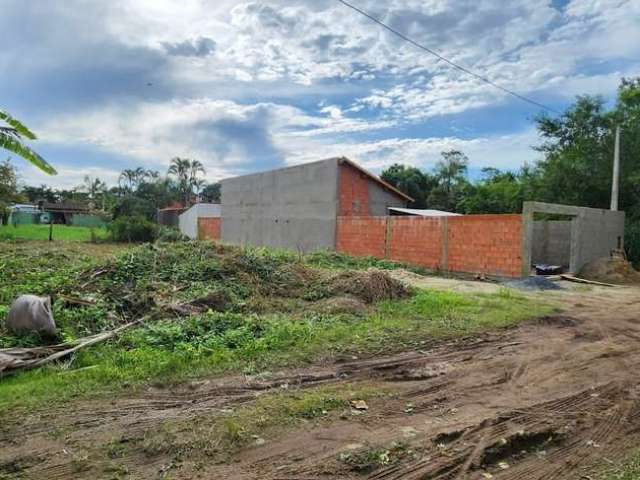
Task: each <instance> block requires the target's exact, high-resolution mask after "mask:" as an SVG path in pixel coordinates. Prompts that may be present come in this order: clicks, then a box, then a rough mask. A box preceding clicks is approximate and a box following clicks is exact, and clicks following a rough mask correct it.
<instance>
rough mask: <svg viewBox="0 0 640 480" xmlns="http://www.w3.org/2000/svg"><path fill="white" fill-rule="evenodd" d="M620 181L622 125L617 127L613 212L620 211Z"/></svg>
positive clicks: (612, 199) (614, 149)
mask: <svg viewBox="0 0 640 480" xmlns="http://www.w3.org/2000/svg"><path fill="white" fill-rule="evenodd" d="M619 181H620V125H616V141H615V146H614V148H613V180H612V182H611V210H618V190H619Z"/></svg>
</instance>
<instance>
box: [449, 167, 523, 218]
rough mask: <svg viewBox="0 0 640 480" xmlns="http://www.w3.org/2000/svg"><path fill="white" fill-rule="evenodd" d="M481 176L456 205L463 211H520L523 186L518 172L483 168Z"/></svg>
mask: <svg viewBox="0 0 640 480" xmlns="http://www.w3.org/2000/svg"><path fill="white" fill-rule="evenodd" d="M482 173H483V178H482V179H481V180H480V181H478V182H476V183H475V184H474V185H472V186H470V187H469V188H468V190H467V194H466V195H465V197H464V198H463V199H462V200H461V201H460V203H459V205H458V207H459V209H460V210H461V211H462V212H463V213H517V212H520V211H522V201H523V198H524V186H523V183H522V180H521V176H520V175H519V174H516V173H513V172H502V171H500V170H498V169H496V168H483V169H482Z"/></svg>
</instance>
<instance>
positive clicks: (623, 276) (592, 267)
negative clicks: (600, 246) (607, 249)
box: [579, 255, 640, 285]
mask: <svg viewBox="0 0 640 480" xmlns="http://www.w3.org/2000/svg"><path fill="white" fill-rule="evenodd" d="M579 277H580V278H583V279H586V280H593V281H596V282H602V283H611V284H617V285H637V284H640V272H638V271H637V270H635V269H634V268H633V267H632V266H631V264H630V263H629V262H628V261H627V260H626V259H625V258H624V257H622V256H620V255H616V256H612V257H603V258H599V259H597V260H594V261H592V262H589V263H587V264H586V265H585V266H584V267H582V270H580V274H579Z"/></svg>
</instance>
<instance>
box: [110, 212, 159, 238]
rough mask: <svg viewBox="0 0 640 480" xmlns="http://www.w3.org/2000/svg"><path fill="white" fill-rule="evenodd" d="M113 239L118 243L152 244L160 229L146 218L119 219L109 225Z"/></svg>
mask: <svg viewBox="0 0 640 480" xmlns="http://www.w3.org/2000/svg"><path fill="white" fill-rule="evenodd" d="M109 231H110V233H111V237H112V238H113V240H115V241H116V242H129V243H132V242H152V241H154V240H155V239H156V236H157V233H158V229H157V226H156V225H155V224H154V223H151V222H150V221H149V220H147V219H146V218H144V217H126V216H125V217H118V218H117V219H115V220H114V221H113V222H111V224H110V225H109Z"/></svg>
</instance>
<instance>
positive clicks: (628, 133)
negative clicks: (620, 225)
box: [523, 78, 640, 263]
mask: <svg viewBox="0 0 640 480" xmlns="http://www.w3.org/2000/svg"><path fill="white" fill-rule="evenodd" d="M536 122H537V126H538V131H539V132H540V134H541V136H542V137H543V139H544V142H543V143H542V144H541V145H540V146H538V147H537V150H538V151H540V152H541V153H542V154H543V156H544V158H543V159H542V160H541V161H540V162H539V163H538V164H537V165H536V168H535V172H533V174H532V175H531V177H530V178H528V179H526V180H523V181H524V183H525V186H526V187H527V188H528V189H529V191H533V192H534V195H535V197H536V199H537V200H543V201H549V202H557V203H567V204H573V205H582V206H587V207H596V208H609V205H610V200H611V181H612V162H613V149H614V132H615V127H616V126H618V125H619V126H620V127H621V131H622V135H621V152H620V165H621V176H620V199H619V200H620V203H619V205H620V209H621V210H624V211H625V212H626V213H627V222H628V223H627V229H626V230H627V235H626V237H625V245H626V247H627V248H628V252H629V254H630V256H631V257H632V259H633V260H634V261H635V262H636V263H638V262H640V236H638V235H637V234H632V233H633V232H638V231H639V230H640V229H639V228H638V227H637V225H638V223H640V78H634V79H622V81H621V83H620V86H619V88H618V96H617V100H616V103H615V105H614V107H613V108H611V109H608V110H607V109H606V108H605V103H604V101H603V100H602V99H601V98H599V97H590V96H581V97H578V98H577V100H576V102H575V104H574V105H572V106H571V107H569V108H568V109H567V111H566V112H565V113H564V114H562V115H561V116H559V117H557V118H552V117H549V116H547V115H544V116H541V117H539V118H538V119H537V120H536Z"/></svg>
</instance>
